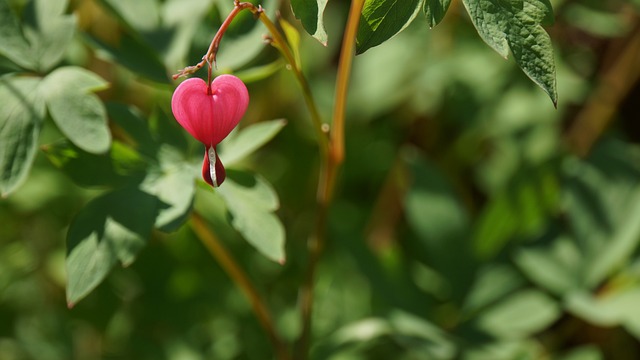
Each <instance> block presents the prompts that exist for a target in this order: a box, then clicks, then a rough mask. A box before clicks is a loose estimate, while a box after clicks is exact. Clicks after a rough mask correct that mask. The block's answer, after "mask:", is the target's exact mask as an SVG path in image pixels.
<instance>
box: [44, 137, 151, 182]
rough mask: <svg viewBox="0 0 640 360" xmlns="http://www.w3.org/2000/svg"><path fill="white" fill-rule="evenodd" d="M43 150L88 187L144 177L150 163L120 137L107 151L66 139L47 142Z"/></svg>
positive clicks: (57, 165)
mask: <svg viewBox="0 0 640 360" xmlns="http://www.w3.org/2000/svg"><path fill="white" fill-rule="evenodd" d="M43 150H44V152H45V153H46V155H47V157H48V158H49V161H51V163H52V164H53V165H54V166H56V167H57V168H59V169H60V170H62V171H63V172H64V173H65V174H67V175H68V176H69V177H70V178H71V179H72V180H73V181H74V182H75V183H76V184H78V185H80V186H86V187H96V186H109V187H116V186H122V185H124V184H126V183H134V182H137V181H140V180H141V179H142V177H143V176H144V169H145V168H146V165H147V164H146V163H145V162H144V161H143V159H141V158H140V154H138V153H137V152H136V151H135V150H133V149H131V148H129V147H127V146H125V145H123V144H122V143H120V142H117V141H116V142H114V143H113V144H112V147H111V150H110V151H109V153H107V154H103V155H96V154H91V153H88V152H85V151H82V150H81V149H79V148H78V147H76V146H74V145H73V144H70V143H69V142H68V141H66V140H65V141H60V142H57V143H54V144H51V145H46V146H44V147H43Z"/></svg>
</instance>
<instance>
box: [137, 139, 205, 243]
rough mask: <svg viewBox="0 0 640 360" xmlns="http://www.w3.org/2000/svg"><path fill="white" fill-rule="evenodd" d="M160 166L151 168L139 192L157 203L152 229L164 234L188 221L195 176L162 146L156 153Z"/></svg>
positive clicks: (182, 161) (186, 165) (172, 153)
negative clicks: (154, 199)
mask: <svg viewBox="0 0 640 360" xmlns="http://www.w3.org/2000/svg"><path fill="white" fill-rule="evenodd" d="M158 159H159V161H160V166H159V167H157V168H152V169H151V170H150V171H149V173H148V175H147V177H146V178H145V180H144V182H143V184H142V185H141V188H142V189H143V190H145V191H146V192H148V193H150V194H153V195H155V196H156V197H157V198H158V200H159V211H160V212H159V214H158V217H157V218H156V221H155V227H156V228H158V229H159V230H162V231H165V232H171V231H175V230H177V229H178V228H179V227H180V226H181V225H182V224H183V223H184V222H185V220H186V219H187V217H188V216H189V213H190V212H191V208H192V206H193V197H194V195H195V191H196V189H195V186H196V182H195V176H197V173H195V172H193V171H191V170H192V169H193V167H192V166H190V165H189V164H188V163H186V162H185V161H184V159H183V158H182V157H181V156H180V155H179V154H178V153H177V152H176V150H175V149H173V148H171V147H168V146H163V147H161V148H160V150H159V154H158Z"/></svg>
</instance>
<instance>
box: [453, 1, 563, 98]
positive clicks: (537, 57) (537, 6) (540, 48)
mask: <svg viewBox="0 0 640 360" xmlns="http://www.w3.org/2000/svg"><path fill="white" fill-rule="evenodd" d="M463 3H464V5H465V7H466V8H467V12H469V15H470V16H471V21H472V22H473V25H474V26H475V27H476V29H477V30H478V34H480V37H482V39H483V40H484V41H485V42H486V43H487V44H488V45H489V46H491V47H492V48H493V49H494V50H495V51H497V52H498V53H499V54H500V55H501V56H502V57H504V58H507V56H508V55H509V50H511V52H512V53H513V57H514V59H515V60H516V63H517V64H518V65H519V66H520V68H521V69H522V71H524V73H525V74H527V76H528V77H529V78H531V80H533V82H535V83H536V84H537V85H538V86H540V87H541V88H542V89H543V90H544V91H545V92H546V93H547V94H548V95H549V97H550V98H551V101H553V103H554V105H555V104H556V103H557V101H558V93H557V89H556V67H555V60H554V57H553V47H552V44H551V39H550V38H549V35H548V34H547V33H546V31H545V30H544V28H543V27H542V24H549V23H551V22H552V21H553V11H552V9H551V3H549V0H515V1H502V0H463Z"/></svg>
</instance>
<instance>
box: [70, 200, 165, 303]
mask: <svg viewBox="0 0 640 360" xmlns="http://www.w3.org/2000/svg"><path fill="white" fill-rule="evenodd" d="M157 206H158V201H157V199H156V197H154V196H152V195H149V194H147V193H145V192H142V191H140V190H139V189H137V188H135V187H130V188H125V189H121V190H116V191H113V192H110V193H107V194H105V195H102V196H100V197H98V198H95V199H93V200H92V201H91V202H90V203H88V204H87V206H85V208H84V209H82V210H81V211H80V213H78V215H77V216H76V218H75V220H74V221H73V223H72V224H71V226H70V227H69V232H68V234H67V302H68V304H69V306H70V307H71V306H73V305H74V304H76V303H77V302H78V301H79V300H80V299H82V298H84V297H85V296H86V295H87V294H89V292H91V291H92V290H93V289H94V288H95V287H96V286H98V285H99V284H100V283H101V282H102V280H104V278H105V277H106V276H107V274H108V273H109V271H110V270H111V268H112V267H113V266H114V265H115V264H116V263H117V262H120V263H122V265H123V266H127V265H130V264H131V263H133V261H134V259H135V257H136V255H137V253H138V252H139V251H140V249H142V247H144V246H145V245H146V243H147V240H148V238H149V235H150V233H151V228H152V227H153V224H154V221H155V219H156V214H157Z"/></svg>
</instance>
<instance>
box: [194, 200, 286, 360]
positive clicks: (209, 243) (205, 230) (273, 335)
mask: <svg viewBox="0 0 640 360" xmlns="http://www.w3.org/2000/svg"><path fill="white" fill-rule="evenodd" d="M191 228H192V229H193V231H194V232H195V233H196V235H197V236H198V238H199V239H200V241H202V243H203V244H204V245H205V246H206V247H207V249H208V250H209V252H210V253H211V255H213V257H214V258H215V259H216V260H217V261H218V263H219V264H220V266H222V268H223V269H224V271H225V272H226V273H227V274H228V275H229V277H231V279H233V281H234V283H235V284H236V285H237V286H238V287H239V288H240V290H242V292H243V293H244V294H245V296H246V297H247V299H249V302H250V303H251V307H252V308H253V312H254V313H255V314H256V317H257V318H258V321H259V322H260V324H261V325H262V327H263V328H264V329H265V331H266V332H267V335H268V337H269V340H270V341H271V343H272V344H273V347H274V348H275V350H276V354H277V356H278V359H280V360H289V359H291V357H290V356H289V351H288V349H287V346H286V345H285V342H284V341H283V340H282V339H281V338H280V337H279V336H278V334H277V332H276V329H275V326H274V324H273V320H272V318H271V314H270V312H269V310H268V309H267V306H266V305H265V304H264V301H263V299H262V297H261V296H260V294H259V293H258V290H257V289H256V288H255V286H254V285H253V283H252V282H251V280H250V279H249V277H248V276H247V274H245V272H244V271H243V270H242V268H240V266H239V265H238V263H237V262H236V261H235V260H234V259H233V257H232V256H231V254H230V253H229V252H228V251H227V249H225V248H224V246H223V245H222V243H221V242H220V241H219V240H218V238H217V237H216V235H215V234H214V233H213V231H211V229H210V228H209V226H208V225H207V223H206V221H205V220H204V219H203V218H202V216H201V215H200V214H198V213H197V212H195V211H194V212H193V213H192V215H191Z"/></svg>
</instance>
